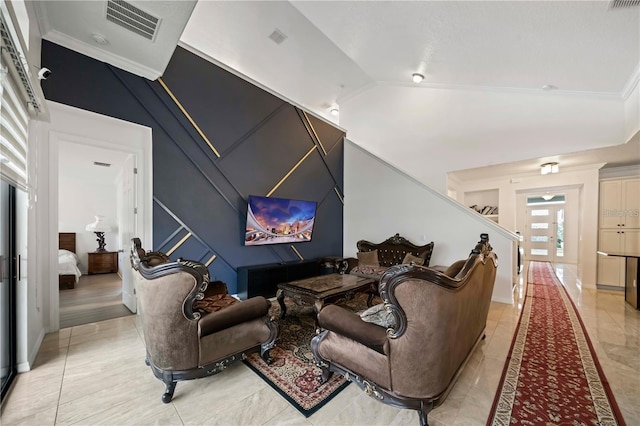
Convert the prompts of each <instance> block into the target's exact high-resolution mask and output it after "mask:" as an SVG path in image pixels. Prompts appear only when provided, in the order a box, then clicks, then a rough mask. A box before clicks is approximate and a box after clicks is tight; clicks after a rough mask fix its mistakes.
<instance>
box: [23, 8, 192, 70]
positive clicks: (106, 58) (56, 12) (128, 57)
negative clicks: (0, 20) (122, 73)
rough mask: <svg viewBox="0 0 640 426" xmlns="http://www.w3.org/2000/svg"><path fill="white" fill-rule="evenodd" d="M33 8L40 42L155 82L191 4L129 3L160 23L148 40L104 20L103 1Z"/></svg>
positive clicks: (165, 62) (190, 10) (184, 23)
mask: <svg viewBox="0 0 640 426" xmlns="http://www.w3.org/2000/svg"><path fill="white" fill-rule="evenodd" d="M117 1H119V0H116V2H117ZM34 3H35V5H36V13H37V15H38V24H39V27H40V33H41V35H42V38H44V39H46V40H49V41H52V42H54V43H57V44H59V45H61V46H64V47H67V48H69V49H72V50H75V51H77V52H80V53H83V54H85V55H87V56H90V57H93V58H95V59H98V60H100V61H102V62H107V63H110V64H112V65H114V66H116V67H119V68H122V69H125V70H127V71H129V72H132V73H134V74H137V75H140V76H142V77H146V78H148V79H150V80H155V79H156V78H158V77H159V76H161V75H162V73H163V72H164V70H165V68H166V67H167V64H168V63H169V60H170V59H171V56H172V55H173V51H174V50H175V47H176V44H177V42H178V39H179V38H180V34H182V30H183V29H184V26H185V25H186V23H187V20H188V19H189V16H190V15H191V12H192V11H193V7H194V6H195V3H196V0H180V1H151V0H144V1H129V2H128V3H131V4H132V5H134V6H136V7H138V8H139V9H141V10H142V11H143V12H145V13H147V14H149V15H152V16H154V17H157V18H160V20H159V23H158V26H157V27H158V29H157V31H156V34H155V37H154V39H153V40H148V39H146V38H144V37H143V36H140V35H139V34H136V33H135V32H132V31H130V30H127V29H125V28H123V27H121V26H119V25H116V24H115V23H113V22H111V21H108V20H107V19H106V13H107V1H105V0H85V1H58V0H49V1H35V2H34ZM94 35H97V36H101V37H103V38H104V40H105V41H106V44H98V43H97V42H96V40H95V39H94ZM43 66H46V64H43ZM54 72H55V71H54Z"/></svg>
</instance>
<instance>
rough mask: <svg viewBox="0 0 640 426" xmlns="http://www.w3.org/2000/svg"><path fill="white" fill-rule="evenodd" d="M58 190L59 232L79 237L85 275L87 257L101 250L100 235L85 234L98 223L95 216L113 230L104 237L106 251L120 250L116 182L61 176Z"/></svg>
mask: <svg viewBox="0 0 640 426" xmlns="http://www.w3.org/2000/svg"><path fill="white" fill-rule="evenodd" d="M63 143H64V142H63ZM58 188H59V192H58V222H59V226H58V227H59V232H75V233H76V252H77V254H78V257H79V258H80V263H81V265H82V266H81V267H80V270H81V271H82V273H83V274H85V273H86V272H87V266H88V256H87V253H88V252H94V251H96V248H97V247H98V243H97V241H96V238H97V237H96V234H95V233H93V232H88V231H86V230H85V227H86V226H87V225H88V224H90V223H92V222H94V221H95V215H97V214H100V215H102V216H104V222H105V224H107V225H109V226H110V227H111V229H112V232H107V233H105V235H104V239H105V243H106V247H105V248H106V250H108V251H117V250H119V249H120V247H119V238H118V226H117V224H118V222H117V220H118V217H117V216H118V215H117V193H116V189H117V186H116V183H115V182H98V181H96V180H95V179H92V178H91V177H90V176H87V179H82V180H79V179H76V178H71V177H66V176H64V174H61V176H60V180H59V182H58Z"/></svg>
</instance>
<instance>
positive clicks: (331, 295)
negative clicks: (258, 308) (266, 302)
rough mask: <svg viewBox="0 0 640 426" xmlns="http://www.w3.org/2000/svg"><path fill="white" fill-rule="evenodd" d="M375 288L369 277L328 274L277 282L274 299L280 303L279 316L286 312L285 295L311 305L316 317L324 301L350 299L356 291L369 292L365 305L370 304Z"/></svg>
mask: <svg viewBox="0 0 640 426" xmlns="http://www.w3.org/2000/svg"><path fill="white" fill-rule="evenodd" d="M377 288H378V282H377V281H376V280H374V279H371V278H364V277H359V276H357V275H349V274H329V275H320V276H317V277H312V278H307V279H304V280H298V281H291V282H288V283H282V284H278V293H277V294H276V299H278V303H279V304H280V318H284V317H285V315H286V314H287V307H286V306H285V304H284V298H285V297H289V298H291V299H293V300H294V301H295V302H296V303H298V304H299V303H300V302H302V303H307V304H311V305H313V309H314V311H315V313H316V317H317V315H318V312H320V310H321V309H322V307H323V306H324V305H325V303H335V302H336V301H338V300H340V299H351V298H353V295H354V294H355V293H356V292H367V293H369V297H368V298H367V306H371V302H372V301H373V296H375V295H376V292H377ZM316 325H317V324H316Z"/></svg>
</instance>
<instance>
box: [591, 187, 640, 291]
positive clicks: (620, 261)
mask: <svg viewBox="0 0 640 426" xmlns="http://www.w3.org/2000/svg"><path fill="white" fill-rule="evenodd" d="M598 250H600V251H603V252H605V253H607V252H608V253H637V252H639V251H640V178H633V179H618V180H608V181H602V182H600V219H599V232H598ZM624 276H625V272H624V258H622V257H607V256H602V255H599V256H598V284H599V285H609V286H616V287H624Z"/></svg>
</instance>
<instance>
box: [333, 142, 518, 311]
mask: <svg viewBox="0 0 640 426" xmlns="http://www.w3.org/2000/svg"><path fill="white" fill-rule="evenodd" d="M344 150H345V152H344V191H345V203H344V247H343V252H344V255H345V256H354V257H355V255H356V252H357V248H356V243H357V241H358V240H361V239H365V240H368V241H373V242H381V241H383V240H385V239H387V238H389V237H390V236H392V235H394V234H396V233H399V234H400V235H402V236H403V237H405V238H407V239H409V240H410V241H412V242H413V243H415V244H418V245H422V244H425V243H428V242H429V241H433V242H434V243H435V245H434V249H433V256H432V258H431V262H430V265H450V264H451V263H453V262H454V261H456V260H458V259H464V258H466V257H467V256H468V255H469V252H470V251H471V250H472V249H473V248H474V246H475V244H476V243H477V242H478V241H479V239H480V234H481V233H488V234H489V241H490V242H491V245H492V246H493V248H494V251H495V252H496V254H497V255H498V258H499V263H500V264H499V267H498V274H497V277H496V283H495V287H494V291H493V300H494V301H498V302H503V303H513V296H512V295H513V292H512V284H513V273H512V271H513V268H514V262H515V261H516V260H515V251H514V250H513V241H514V240H515V239H516V236H515V235H514V234H512V233H510V232H509V231H507V230H506V229H503V228H501V227H500V226H498V225H497V224H495V223H493V222H492V221H491V220H489V219H486V218H483V217H482V216H480V215H478V214H476V213H474V212H472V211H471V210H470V209H468V208H466V207H465V206H463V205H462V204H460V203H458V202H457V201H455V200H453V199H451V198H449V197H447V196H445V195H442V194H440V193H439V192H437V191H435V190H433V189H431V188H429V187H427V186H425V185H423V184H422V183H420V182H419V181H417V180H416V179H415V178H413V177H411V176H409V175H407V174H405V173H403V172H401V171H399V170H398V169H396V168H394V167H393V166H390V165H389V164H388V163H385V162H384V161H382V160H380V159H379V158H378V157H376V156H374V155H373V154H371V153H369V152H367V151H365V150H364V149H363V148H361V147H359V146H358V145H356V144H354V143H353V142H351V141H346V143H345V149H344Z"/></svg>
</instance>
